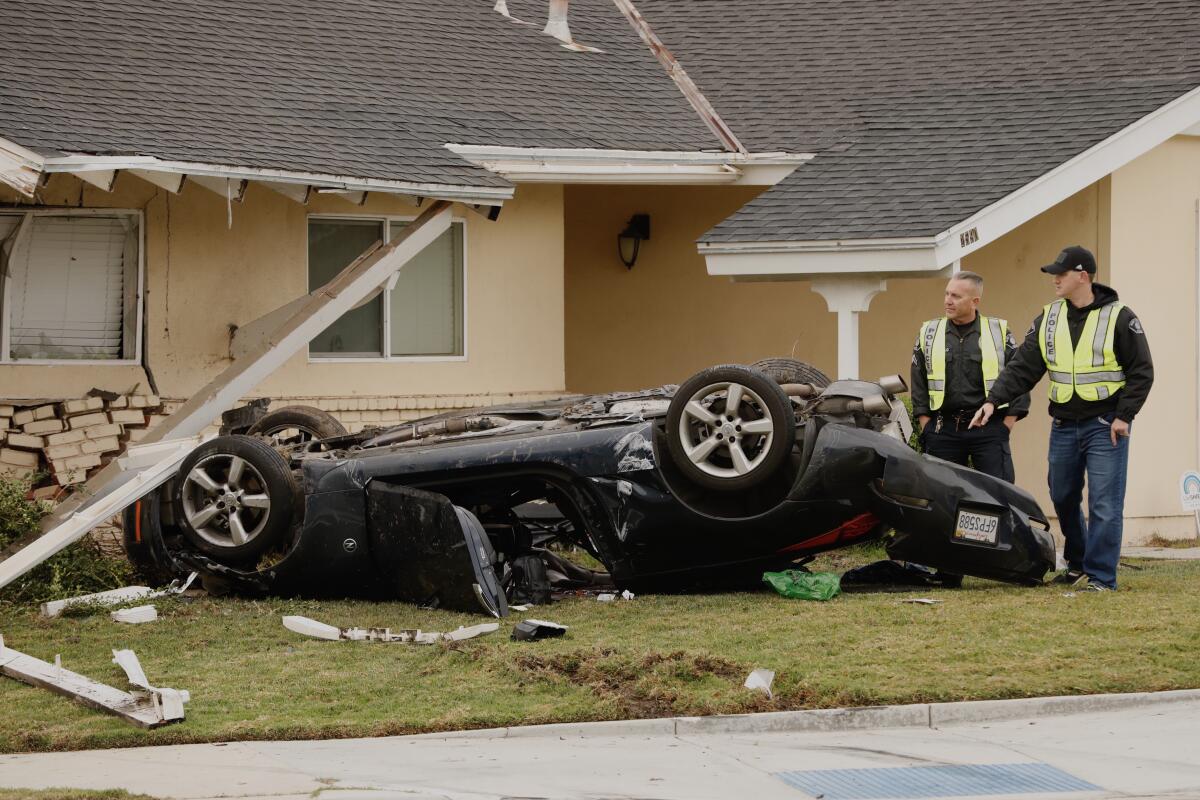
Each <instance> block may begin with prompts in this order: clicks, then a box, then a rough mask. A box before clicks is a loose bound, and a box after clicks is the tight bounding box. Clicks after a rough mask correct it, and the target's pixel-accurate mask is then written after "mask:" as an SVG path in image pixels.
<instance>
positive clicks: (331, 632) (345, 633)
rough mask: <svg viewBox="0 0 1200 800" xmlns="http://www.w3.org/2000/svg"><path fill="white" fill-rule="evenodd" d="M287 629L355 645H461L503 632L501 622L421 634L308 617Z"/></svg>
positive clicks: (290, 620)
mask: <svg viewBox="0 0 1200 800" xmlns="http://www.w3.org/2000/svg"><path fill="white" fill-rule="evenodd" d="M283 627H285V628H287V629H288V630H289V631H292V632H294V633H299V634H303V635H304V636H311V637H312V638H314V639H324V640H326V641H330V642H336V641H340V640H343V639H345V640H347V641H351V642H401V643H405V644H436V643H437V642H461V641H463V640H465V639H474V638H475V637H476V636H483V635H484V634H486V633H494V632H496V631H497V630H499V629H500V625H499V623H496V622H485V623H483V624H481V625H472V626H470V627H463V626H460V627H459V628H458V630H454V631H450V632H449V633H438V632H437V631H420V630H415V629H411V628H405V629H401V630H395V631H393V630H392V629H391V628H335V627H334V626H332V625H329V624H326V623H324V622H318V621H317V620H315V619H309V618H308V617H298V616H289V617H284V618H283Z"/></svg>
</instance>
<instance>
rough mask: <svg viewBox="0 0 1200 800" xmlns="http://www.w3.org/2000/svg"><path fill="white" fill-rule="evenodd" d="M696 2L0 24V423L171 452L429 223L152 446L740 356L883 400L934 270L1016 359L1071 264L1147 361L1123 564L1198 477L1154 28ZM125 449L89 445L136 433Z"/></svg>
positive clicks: (1169, 54) (1180, 127) (1199, 110)
mask: <svg viewBox="0 0 1200 800" xmlns="http://www.w3.org/2000/svg"><path fill="white" fill-rule="evenodd" d="M730 9H731V6H730V5H729V4H727V3H721V2H714V1H713V0H571V2H569V3H568V2H566V0H509V2H499V3H493V2H491V0H457V2H422V1H417V2H406V3H403V4H396V3H383V2H368V1H364V2H350V3H342V4H337V5H336V6H331V5H330V4H323V3H313V2H300V3H287V4H282V3H273V2H267V3H263V4H258V5H256V6H255V7H254V8H248V7H245V6H244V5H243V4H238V3H233V2H216V3H204V4H200V3H195V2H190V1H189V0H168V2H163V3H158V4H154V5H153V6H146V5H144V4H133V3H127V4H115V5H114V4H97V3H89V2H71V3H49V2H38V1H37V0H34V2H27V3H22V4H20V6H19V7H13V8H7V9H5V11H4V12H3V16H4V25H3V26H2V27H0V74H2V75H3V80H0V242H2V243H3V244H0V264H2V267H3V270H2V273H3V290H2V291H3V293H2V301H0V302H2V304H0V407H4V406H11V407H12V409H13V415H14V416H15V415H16V414H17V413H18V412H19V411H21V410H22V409H30V410H32V409H36V408H39V407H42V406H44V405H46V404H49V403H57V402H60V401H66V400H76V401H77V400H80V399H82V398H84V397H85V396H86V395H87V393H88V392H89V390H91V389H93V388H96V389H101V390H104V391H105V392H110V393H112V394H113V396H115V397H117V398H118V400H117V401H116V402H122V401H121V400H120V398H132V397H143V398H146V397H153V398H154V402H155V403H161V413H160V415H159V416H160V417H161V418H163V419H167V420H170V419H176V420H180V419H183V418H184V417H187V418H189V419H192V420H193V422H194V420H195V415H196V414H197V413H202V412H203V409H204V408H205V406H204V404H203V402H193V404H192V407H191V408H190V409H189V408H188V406H187V405H186V404H188V403H189V402H190V401H195V400H196V398H197V395H198V393H200V390H201V389H202V388H203V387H205V386H206V385H208V384H210V382H211V381H213V380H214V379H215V378H217V377H218V376H219V375H221V374H222V373H224V372H225V371H226V370H228V369H230V368H231V365H234V364H235V362H236V360H237V359H238V358H239V357H247V356H250V357H251V358H252V359H253V355H254V354H255V353H259V354H260V355H261V354H262V353H264V352H266V351H268V350H271V348H272V346H273V345H277V344H278V342H277V341H275V340H273V339H272V338H271V333H270V332H271V331H272V330H273V329H276V328H277V327H278V326H279V325H280V324H282V323H283V322H284V321H285V320H286V319H287V318H288V317H289V315H294V313H295V312H296V311H297V309H299V308H300V307H301V305H302V304H303V303H304V302H312V303H316V302H317V300H319V299H320V298H319V297H318V298H317V299H316V300H314V299H313V297H310V296H309V293H310V292H312V291H313V290H315V289H318V288H320V287H322V286H325V285H326V284H327V283H328V282H329V281H330V280H331V279H334V278H335V277H336V276H338V275H339V273H341V272H342V270H343V269H344V268H346V267H347V266H348V265H351V264H352V263H354V262H355V260H356V259H357V258H359V256H360V255H361V254H363V253H364V251H367V250H369V249H370V248H371V247H372V246H373V245H374V244H375V243H376V242H382V243H383V245H384V246H385V247H387V246H390V245H397V246H398V247H402V246H405V244H404V243H405V242H406V241H409V240H408V239H406V238H405V237H406V231H409V232H411V229H412V228H413V226H414V223H415V221H416V220H418V219H419V218H421V215H422V214H423V213H426V212H430V211H431V210H432V211H433V215H434V216H435V217H437V218H438V220H439V222H438V226H439V228H438V230H437V232H436V236H431V237H429V241H428V242H422V243H421V246H420V247H419V248H418V247H416V246H415V245H414V246H413V247H410V248H409V250H411V251H412V252H407V253H406V254H405V265H404V268H403V269H400V270H399V271H395V270H393V271H391V272H390V273H387V274H385V275H383V277H382V279H381V280H378V281H376V282H375V285H374V286H373V287H372V291H371V292H370V293H364V296H363V297H362V298H359V299H357V300H355V302H353V303H352V304H349V305H351V306H352V307H351V308H348V309H346V310H345V312H344V313H341V311H339V313H338V314H337V315H336V316H333V317H331V318H330V319H328V320H324V323H325V324H323V325H321V326H320V328H319V329H318V330H316V331H314V332H313V333H312V335H311V336H309V337H308V338H307V340H306V342H305V343H303V344H302V345H300V346H296V347H294V348H292V349H291V350H290V351H288V352H287V353H283V351H282V350H280V349H278V348H276V350H275V353H276V354H277V355H280V358H279V359H278V363H277V364H275V363H272V364H271V365H270V368H269V369H268V368H265V367H263V368H261V369H259V370H258V372H259V373H260V374H254V375H251V376H249V378H250V379H248V380H246V381H245V382H244V384H239V385H244V387H245V388H244V389H243V390H241V391H239V392H237V393H236V394H237V396H236V397H231V398H222V402H221V403H220V404H219V405H222V408H220V409H217V410H216V411H214V412H213V413H211V414H210V415H209V418H208V419H206V420H203V421H202V424H200V423H197V425H198V427H196V429H195V430H194V431H192V430H190V429H189V430H188V431H187V432H188V433H191V432H199V431H200V430H202V429H203V428H204V427H207V426H212V425H215V424H216V422H217V420H216V416H217V413H219V411H220V410H224V408H227V407H229V406H232V405H234V404H235V403H236V402H237V401H238V400H250V399H253V398H258V397H269V398H272V401H273V407H281V406H285V405H305V406H313V407H316V408H318V409H322V410H324V411H327V412H329V413H331V414H332V415H333V416H334V417H336V418H337V420H338V421H339V422H340V423H341V425H343V426H344V427H345V428H346V429H347V430H349V431H350V432H357V431H360V430H361V429H363V428H366V427H371V426H386V425H393V424H397V423H400V422H402V421H407V420H413V419H417V418H420V417H426V416H429V415H432V414H435V413H438V412H442V411H452V410H456V409H465V408H473V407H479V406H490V405H496V404H514V403H516V404H527V403H533V402H536V401H538V400H542V399H545V398H550V397H556V396H559V395H562V394H564V393H568V392H598V391H609V390H615V389H636V388H640V387H645V386H657V385H661V384H666V383H676V382H680V381H683V380H684V379H685V378H687V377H688V375H690V374H692V373H694V372H696V371H697V370H699V369H700V368H702V367H704V366H706V365H709V364H714V363H751V362H753V361H755V360H756V359H759V358H762V357H765V356H772V355H787V354H792V355H795V356H796V357H798V358H801V359H803V360H805V361H808V362H811V363H813V364H815V365H816V366H818V367H820V368H822V369H823V370H824V371H825V372H827V373H829V374H831V375H836V376H837V377H844V378H854V377H858V376H859V375H862V376H863V377H875V376H878V375H884V374H889V373H895V372H902V371H904V370H905V369H906V365H907V363H908V360H909V351H910V348H911V344H912V340H913V337H914V336H915V333H916V330H917V327H918V325H919V323H920V322H921V320H923V319H926V318H928V317H931V316H935V315H936V314H937V313H939V307H940V306H939V305H938V303H939V299H940V297H941V287H942V284H943V283H944V280H945V277H946V276H947V275H948V274H950V272H951V271H953V270H954V269H956V268H963V269H970V270H973V271H976V272H979V273H981V274H983V275H984V276H985V277H986V278H987V281H988V296H987V300H986V303H987V308H988V310H989V312H990V313H992V314H995V315H998V316H1003V317H1006V318H1008V319H1009V320H1010V321H1011V322H1012V325H1013V327H1014V329H1018V330H1021V329H1023V328H1024V326H1025V325H1026V324H1027V322H1028V321H1029V320H1031V319H1032V318H1033V316H1034V315H1035V314H1036V312H1037V310H1038V308H1039V307H1040V306H1041V304H1042V303H1043V302H1044V301H1045V299H1046V298H1047V297H1048V296H1049V292H1048V291H1047V288H1046V285H1045V281H1044V278H1043V276H1041V275H1040V274H1039V273H1038V272H1037V267H1038V266H1039V265H1040V264H1043V263H1046V262H1047V261H1048V260H1050V259H1051V258H1052V257H1053V256H1054V254H1055V253H1057V252H1058V251H1059V250H1060V249H1061V247H1062V246H1063V245H1066V244H1083V245H1084V246H1087V247H1089V248H1090V249H1092V250H1093V251H1095V252H1096V253H1097V256H1098V259H1099V262H1100V270H1101V271H1100V279H1101V280H1102V281H1104V282H1106V283H1111V284H1113V285H1114V286H1116V287H1117V289H1118V290H1119V291H1120V292H1121V296H1122V300H1123V301H1124V302H1126V303H1128V304H1129V305H1131V306H1133V307H1134V308H1136V309H1137V310H1138V312H1139V315H1140V317H1141V319H1142V320H1143V322H1144V324H1145V325H1146V327H1147V332H1148V335H1150V336H1151V337H1152V338H1153V340H1154V346H1155V352H1156V354H1159V358H1160V362H1161V363H1162V364H1163V365H1165V366H1166V368H1165V369H1161V370H1160V375H1159V378H1158V389H1157V390H1156V392H1155V394H1154V396H1153V397H1152V398H1151V400H1150V403H1149V405H1148V406H1147V408H1146V410H1145V412H1144V413H1143V414H1142V416H1141V417H1139V420H1138V426H1137V428H1138V430H1137V437H1136V441H1137V443H1136V444H1135V446H1134V449H1133V453H1132V456H1131V458H1132V461H1133V464H1132V466H1131V479H1132V480H1133V481H1134V485H1133V486H1131V490H1130V492H1129V502H1128V505H1127V513H1128V515H1129V517H1130V519H1129V522H1128V523H1127V536H1128V538H1129V539H1130V540H1135V539H1137V538H1138V537H1146V536H1150V535H1152V534H1155V533H1160V534H1163V535H1168V536H1184V535H1190V533H1191V532H1192V525H1193V523H1192V520H1191V517H1190V516H1186V515H1183V514H1181V513H1180V511H1179V508H1178V504H1177V501H1176V497H1177V494H1176V478H1177V476H1178V475H1179V473H1180V472H1182V471H1183V470H1185V469H1190V468H1194V467H1195V466H1196V465H1197V464H1198V463H1200V413H1198V409H1200V330H1197V329H1196V326H1195V323H1194V320H1195V319H1196V318H1197V311H1198V299H1197V293H1198V292H1200V284H1198V283H1197V280H1198V278H1197V274H1198V273H1200V267H1198V266H1197V264H1198V263H1200V260H1198V253H1197V244H1196V242H1197V211H1196V208H1197V201H1198V198H1200V194H1198V190H1197V187H1198V186H1200V180H1198V179H1200V138H1198V134H1200V127H1198V126H1200V95H1198V94H1197V87H1200V56H1197V55H1196V53H1195V48H1194V46H1193V42H1194V41H1195V39H1196V34H1197V33H1200V31H1198V30H1197V28H1198V27H1200V20H1198V19H1197V15H1196V14H1195V13H1194V10H1193V9H1192V7H1191V4H1189V3H1186V2H1156V3H1152V4H1151V5H1150V6H1149V7H1127V6H1126V5H1125V4H1118V3H1115V2H1112V3H1110V2H1102V3H1095V4H1091V5H1089V6H1088V7H1087V8H1086V9H1080V8H1079V7H1078V6H1077V5H1076V4H1069V3H1066V2H1059V1H1058V0H1046V1H1045V2H1039V3H1009V4H988V5H984V6H980V5H979V4H974V3H965V2H957V0H955V1H954V2H938V3H933V2H917V3H899V2H883V3H880V2H870V3H867V2H849V3H847V2H839V3H832V2H783V1H782V0H751V1H750V2H745V3H739V4H737V13H731V11H730ZM1064 42H1070V43H1072V44H1071V47H1070V52H1069V53H1067V52H1064V46H1063V43H1064ZM443 204H448V205H443ZM432 230H433V229H427V232H431V231H432ZM413 241H414V242H415V241H416V240H415V239H414V240H413ZM393 252H395V251H393ZM385 266H386V265H385ZM1150 271H1153V278H1152V279H1147V276H1148V275H1149V272H1150ZM1166 287H1170V290H1167V291H1164V288H1166ZM297 303H300V304H301V305H297ZM277 310H278V311H277ZM273 312H274V313H273ZM1180 321H1186V324H1181V323H1180ZM283 355H286V358H283V357H282V356H283ZM1037 396H1038V395H1035V397H1037ZM208 399H211V398H208ZM226 401H228V402H226ZM105 402H113V401H105ZM125 402H128V401H125ZM148 402H149V401H143V403H148ZM181 408H182V409H183V410H182V412H180V409H181ZM197 408H199V409H201V411H197ZM84 410H87V411H90V412H91V413H104V414H109V415H111V414H112V413H113V411H114V410H120V409H113V408H109V407H108V406H103V407H102V408H100V409H99V410H97V409H84ZM179 414H182V416H179ZM189 415H190V416H189ZM6 419H9V420H10V421H9V422H8V423H6V425H5V426H4V427H5V428H6V430H12V431H13V432H15V433H17V434H19V435H23V436H35V437H37V436H43V437H48V436H52V435H54V432H53V431H52V430H50V429H51V428H53V425H50V426H48V427H47V430H46V431H45V432H35V433H30V432H28V431H26V430H25V429H24V425H23V424H22V425H17V424H16V423H13V422H12V421H11V420H12V419H13V418H12V417H7V418H6ZM143 419H144V417H143ZM127 420H128V421H127V422H125V423H120V422H114V421H113V420H112V418H111V417H110V418H109V419H108V420H106V421H105V422H104V424H106V425H110V426H111V425H117V426H118V427H119V430H116V431H112V430H111V429H110V430H109V431H108V433H107V434H106V435H105V436H103V437H101V436H99V435H97V437H95V440H96V441H98V440H99V439H100V438H104V439H108V438H110V436H115V437H116V439H117V442H118V446H124V445H125V444H126V443H127V442H128V441H129V440H130V439H132V438H137V437H140V436H142V435H146V434H142V433H138V432H137V431H138V426H139V423H138V422H137V421H136V415H131V416H130V417H128V418H127ZM45 421H46V420H31V423H37V422H45ZM99 424H100V421H99V420H97V426H99ZM1047 424H1048V423H1047V421H1046V420H1045V418H1044V415H1042V414H1041V413H1040V408H1039V404H1038V402H1037V401H1036V400H1035V405H1034V413H1033V414H1032V415H1031V417H1030V419H1029V420H1028V421H1026V422H1024V423H1022V424H1021V426H1019V428H1018V431H1017V433H1016V434H1015V435H1014V438H1013V447H1014V454H1015V456H1016V459H1017V474H1018V483H1019V484H1020V485H1022V486H1024V487H1026V488H1028V489H1029V490H1031V491H1033V492H1034V494H1035V496H1037V497H1038V498H1040V499H1041V500H1042V505H1043V506H1048V505H1049V504H1048V503H1046V502H1045V496H1044V489H1043V488H1041V487H1042V484H1043V481H1042V477H1041V476H1042V474H1043V471H1044V442H1045V439H1046V426H1047ZM61 427H63V428H66V429H67V430H64V431H62V432H69V430H70V429H71V426H70V423H65V424H63V425H62V426H61ZM185 427H186V426H185ZM193 427H195V426H193ZM151 430H153V428H152V429H151ZM5 435H6V437H7V436H9V435H11V434H7V433H6V434H5ZM85 438H88V437H85ZM25 441H26V443H25V444H24V446H23V447H9V446H7V445H0V446H3V447H4V450H5V452H10V453H16V454H20V453H35V458H36V459H41V461H40V462H38V463H40V464H43V465H46V464H49V465H50V466H53V464H52V458H51V456H50V455H48V454H47V453H46V451H47V450H48V449H49V448H50V447H52V446H56V445H53V444H51V443H50V442H48V441H47V442H43V444H44V445H45V446H44V447H38V446H37V444H36V443H32V444H31V443H29V441H28V440H25ZM1181 443H1183V444H1181ZM66 444H68V445H70V444H73V443H71V442H67V443H66ZM97 446H99V445H97ZM81 452H82V451H81ZM115 452H116V451H102V452H100V453H98V454H88V455H97V456H98V457H97V458H95V459H94V460H95V462H96V466H95V467H83V469H85V470H86V469H90V470H93V472H94V470H95V469H98V468H99V466H100V465H102V464H103V462H104V461H106V460H107V459H108V458H110V457H111V456H112V455H113V454H114V453H115ZM6 458H8V459H9V460H8V461H5V460H3V459H2V458H0V467H3V468H4V469H5V470H6V471H9V472H11V471H19V470H22V469H28V468H29V465H28V460H29V456H28V455H26V456H23V457H22V456H20V455H11V456H7V457H6ZM88 463H89V464H91V463H92V462H91V461H89V462H88ZM55 472H56V474H57V470H55ZM68 473H69V471H64V474H68ZM74 477H78V476H74ZM66 482H74V480H73V478H72V479H71V480H68V481H66Z"/></svg>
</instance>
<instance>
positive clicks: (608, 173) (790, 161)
mask: <svg viewBox="0 0 1200 800" xmlns="http://www.w3.org/2000/svg"><path fill="white" fill-rule="evenodd" d="M446 148H447V149H448V150H450V151H451V152H453V153H454V154H455V155H458V156H460V157H461V158H463V159H465V160H467V161H469V162H470V163H472V164H475V165H476V166H478V167H483V168H484V169H486V170H488V171H489V172H492V173H494V174H496V175H500V176H501V177H503V178H507V179H508V180H511V181H513V182H515V183H604V184H677V185H679V184H682V185H710V184H741V185H756V186H773V185H775V184H776V183H778V182H779V181H781V180H783V179H784V178H785V177H787V176H788V175H790V174H791V173H792V172H793V171H794V170H795V169H796V168H797V167H798V166H800V165H801V164H803V163H804V162H805V161H809V160H810V159H812V158H813V154H812V153H782V152H780V153H730V152H722V151H712V152H709V151H673V150H604V149H599V148H554V147H506V146H493V145H464V144H447V145H446Z"/></svg>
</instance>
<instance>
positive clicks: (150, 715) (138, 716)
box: [0, 635, 191, 728]
mask: <svg viewBox="0 0 1200 800" xmlns="http://www.w3.org/2000/svg"><path fill="white" fill-rule="evenodd" d="M118 653H120V654H121V655H120V656H118ZM113 656H114V659H113V661H114V663H117V664H118V665H119V666H121V668H122V669H124V670H125V674H126V676H127V677H128V678H129V682H130V683H131V684H133V691H129V692H125V691H121V690H120V689H117V688H114V687H112V686H108V685H107V684H103V683H99V682H98V681H94V680H92V679H91V678H89V677H87V676H86V675H80V674H79V673H77V672H72V671H71V670H68V669H63V668H62V663H61V659H60V658H59V657H58V656H55V663H53V664H50V663H48V662H46V661H42V660H41V659H38V658H34V657H33V656H30V655H26V654H25V653H22V652H19V651H17V650H13V649H12V648H11V647H7V646H5V644H4V637H3V636H2V635H0V673H3V674H4V675H7V676H8V677H10V678H13V679H15V680H18V681H21V682H22V683H27V684H29V685H30V686H36V687H38V688H42V689H49V690H50V691H52V692H55V693H56V694H61V695H63V696H65V697H69V698H71V699H73V700H75V701H77V702H79V703H82V704H83V705H86V706H89V707H91V708H95V709H98V710H100V711H105V712H107V713H109V714H114V715H116V716H118V717H120V718H121V719H124V720H125V721H127V722H131V723H133V724H134V725H137V726H138V727H140V728H157V727H159V726H162V725H167V724H169V723H172V722H178V721H180V720H182V719H183V716H184V714H183V704H184V703H187V702H188V701H189V700H190V699H191V695H190V694H189V693H188V692H187V691H184V690H177V689H162V688H157V687H153V686H151V685H150V683H149V681H147V680H146V674H145V672H144V671H143V670H142V667H141V664H140V663H138V660H137V656H136V655H134V653H133V651H132V650H122V651H117V650H114V651H113ZM118 659H119V660H118ZM135 678H136V681H135Z"/></svg>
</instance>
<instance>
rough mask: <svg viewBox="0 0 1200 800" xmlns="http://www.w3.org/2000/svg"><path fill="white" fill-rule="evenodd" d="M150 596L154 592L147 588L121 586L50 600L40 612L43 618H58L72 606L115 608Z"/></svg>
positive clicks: (43, 605) (43, 604)
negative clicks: (105, 590)
mask: <svg viewBox="0 0 1200 800" xmlns="http://www.w3.org/2000/svg"><path fill="white" fill-rule="evenodd" d="M152 594H154V590H153V589H151V588H150V587H149V586H122V587H121V588H120V589H109V590H108V591H107V592H96V593H95V594H84V595H80V596H78V597H68V598H66V599H65V600H51V601H50V602H48V603H42V608H41V612H42V616H43V617H59V616H62V613H63V611H65V610H66V609H68V608H70V607H72V606H89V605H98V606H115V605H120V604H121V603H129V602H132V601H134V600H142V599H144V598H147V597H150V596H151V595H152Z"/></svg>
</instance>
